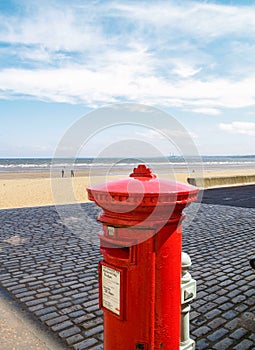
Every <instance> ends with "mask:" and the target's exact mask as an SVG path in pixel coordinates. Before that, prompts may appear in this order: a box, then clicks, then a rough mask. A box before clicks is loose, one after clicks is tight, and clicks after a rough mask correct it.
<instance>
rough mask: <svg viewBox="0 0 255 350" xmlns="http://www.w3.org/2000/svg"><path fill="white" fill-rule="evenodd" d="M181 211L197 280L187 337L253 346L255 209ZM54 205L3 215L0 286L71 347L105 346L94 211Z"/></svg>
mask: <svg viewBox="0 0 255 350" xmlns="http://www.w3.org/2000/svg"><path fill="white" fill-rule="evenodd" d="M198 205H199V204H193V205H192V206H191V207H190V208H188V209H187V210H186V212H187V214H188V215H187V219H186V220H184V233H183V251H185V252H187V253H188V254H189V255H190V257H191V259H192V263H193V265H192V268H191V271H190V272H191V274H192V277H193V278H195V279H196V280H197V290H198V292H197V298H196V300H195V301H194V302H193V303H192V305H191V307H192V312H191V332H192V338H193V339H194V340H195V341H196V345H197V347H196V349H198V350H199V349H201V350H202V349H208V350H209V349H218V350H224V349H235V350H246V349H247V350H251V349H255V345H254V344H255V322H254V318H255V273H254V272H253V271H252V269H251V267H250V265H249V258H250V257H251V256H252V255H254V252H255V240H254V233H255V209H253V208H239V207H233V206H232V207H230V206H221V205H213V204H201V205H200V209H199V212H198V213H197V215H196V217H195V219H194V220H193V221H192V222H189V213H191V212H192V211H193V209H195V208H197V206H198ZM82 209H83V216H82V217H80V216H79V217H77V214H76V211H75V206H71V205H70V206H66V207H62V210H63V211H64V212H65V223H66V224H68V225H67V226H65V225H64V224H63V223H62V221H61V219H60V217H59V215H58V213H57V211H56V209H55V207H38V208H25V209H10V210H1V211H0V222H1V228H0V237H1V242H0V256H1V260H0V273H1V274H0V282H1V286H2V288H3V289H4V290H6V291H8V293H10V294H11V296H13V297H14V298H15V299H16V300H18V301H19V303H21V305H22V306H23V307H24V306H25V307H26V308H27V309H28V310H29V312H30V313H32V314H33V315H34V316H35V318H36V319H37V320H38V322H41V323H43V324H44V325H45V326H46V327H47V328H49V329H51V331H52V332H54V333H55V334H57V335H58V337H59V339H60V340H61V341H63V342H64V343H65V344H67V345H68V347H69V348H70V349H75V350H82V349H90V350H99V349H103V345H102V344H103V317H102V312H101V311H100V310H99V309H98V290H97V264H98V261H99V260H100V259H101V256H100V253H99V242H98V238H97V232H98V230H99V228H100V225H99V224H98V223H97V222H96V219H95V218H96V216H97V213H98V209H97V208H96V207H95V206H94V205H93V204H92V203H86V204H83V205H82Z"/></svg>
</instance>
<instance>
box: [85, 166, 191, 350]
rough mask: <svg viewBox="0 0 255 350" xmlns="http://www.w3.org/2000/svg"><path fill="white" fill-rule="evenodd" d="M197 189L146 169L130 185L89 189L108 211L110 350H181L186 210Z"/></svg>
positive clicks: (103, 244)
mask: <svg viewBox="0 0 255 350" xmlns="http://www.w3.org/2000/svg"><path fill="white" fill-rule="evenodd" d="M197 192H198V190H197V189H196V188H195V187H193V186H190V185H185V184H180V183H176V182H171V181H168V180H162V179H161V180H160V179H157V178H156V176H155V175H154V174H151V171H150V169H148V168H146V167H145V166H144V165H140V166H138V167H137V168H135V169H134V172H133V173H132V174H131V175H130V178H129V179H126V180H118V181H114V182H109V183H106V184H101V185H96V186H94V187H91V188H88V194H89V198H90V199H91V200H93V201H95V202H96V203H97V204H98V205H99V206H100V207H101V208H102V209H103V212H102V213H101V214H100V215H99V218H98V219H99V221H101V222H102V226H103V227H102V231H101V232H100V234H99V237H100V251H101V253H102V255H103V261H101V262H100V263H99V303H100V307H101V308H102V309H103V310H104V349H105V350H115V349H118V350H131V349H134V350H135V349H148V350H151V349H155V350H160V349H163V350H177V349H178V350H179V346H180V313H181V310H180V305H181V300H180V298H181V292H180V281H181V250H182V249H181V245H182V229H181V222H182V219H183V216H182V210H183V209H184V208H185V206H187V205H188V204H189V203H190V202H191V201H194V200H195V199H196V197H197Z"/></svg>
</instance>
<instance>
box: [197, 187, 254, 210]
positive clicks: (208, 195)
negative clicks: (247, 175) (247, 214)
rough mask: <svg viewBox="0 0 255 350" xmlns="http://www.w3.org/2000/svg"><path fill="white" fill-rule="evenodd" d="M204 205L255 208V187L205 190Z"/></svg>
mask: <svg viewBox="0 0 255 350" xmlns="http://www.w3.org/2000/svg"><path fill="white" fill-rule="evenodd" d="M203 203H207V204H223V205H230V206H234V207H242V208H255V185H247V186H233V187H221V188H212V189H208V190H205V191H204V193H203Z"/></svg>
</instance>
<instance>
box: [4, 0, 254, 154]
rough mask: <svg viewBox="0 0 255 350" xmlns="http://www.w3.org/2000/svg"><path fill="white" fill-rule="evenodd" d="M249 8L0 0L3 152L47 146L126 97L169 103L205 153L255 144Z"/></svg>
mask: <svg viewBox="0 0 255 350" xmlns="http://www.w3.org/2000/svg"><path fill="white" fill-rule="evenodd" d="M254 18H255V1H185V0H184V1H156V0H155V1H144V2H143V1H121V0H120V1H77V0H76V1H75V0H74V1H72V2H70V1H67V0H62V1H57V0H51V1H48V0H45V1H43V2H41V3H38V2H37V1H32V0H17V1H7V0H1V2H0V110H1V114H0V121H1V128H0V157H51V156H53V155H54V152H55V149H56V147H57V145H58V143H59V141H60V139H61V137H62V136H63V135H64V133H65V131H66V130H68V128H70V126H71V125H72V124H73V123H74V122H75V121H76V120H78V119H79V118H80V117H81V116H83V115H85V114H86V113H89V112H91V111H93V110H95V109H97V108H99V107H102V106H107V105H111V104H115V103H122V102H124V103H126V102H132V103H138V104H146V105H149V106H154V107H157V108H159V109H161V110H162V111H165V112H167V113H169V114H171V115H172V116H174V117H175V118H176V119H177V120H178V121H179V122H180V123H181V124H182V125H183V126H184V127H185V128H186V130H187V131H188V132H189V133H190V135H191V136H192V138H193V140H194V142H195V143H196V145H197V148H198V150H199V152H200V154H203V155H205V154H207V155H228V154H255V142H254V138H255V65H254V57H255V21H254ZM99 127H100V125H99ZM128 131H129V126H127V128H126V130H123V127H122V128H120V129H119V130H118V129H116V130H115V132H116V133H118V138H119V139H120V138H121V137H120V136H121V135H119V133H123V139H125V137H127V134H128ZM130 132H132V133H133V132H134V130H133V129H132V128H130ZM139 132H140V130H139ZM147 132H148V140H149V142H151V143H155V144H157V143H159V144H160V142H162V140H161V138H159V137H157V135H155V137H154V138H153V137H152V133H151V131H150V130H147ZM143 137H144V140H146V129H145V130H144V133H143ZM112 139H113V133H112V132H109V135H107V133H104V135H103V140H102V137H101V136H100V137H99V138H98V140H100V142H102V141H103V142H105V145H106V146H107V145H108V144H109V142H111V140H112ZM95 140H96V137H95ZM95 140H94V141H93V142H91V146H90V147H88V149H87V153H86V152H85V153H84V155H88V156H93V155H95V154H96V142H95ZM159 146H160V145H159ZM93 147H94V148H93ZM102 147H103V146H102ZM162 147H163V146H162ZM163 148H164V147H163ZM169 149H170V148H169ZM169 149H168V148H167V147H165V148H164V150H165V151H164V152H165V153H167V152H168V151H169Z"/></svg>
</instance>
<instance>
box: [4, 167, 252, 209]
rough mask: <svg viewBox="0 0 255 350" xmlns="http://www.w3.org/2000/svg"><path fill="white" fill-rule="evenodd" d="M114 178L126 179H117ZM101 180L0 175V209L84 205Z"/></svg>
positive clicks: (177, 176) (183, 177) (237, 172)
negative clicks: (95, 185)
mask: <svg viewBox="0 0 255 350" xmlns="http://www.w3.org/2000/svg"><path fill="white" fill-rule="evenodd" d="M254 174H255V171H254V170H241V169H239V170H231V171H224V172H222V171H218V170H217V171H210V172H204V174H203V176H204V177H206V176H208V177H209V176H210V177H215V176H226V177H227V176H236V175H254ZM160 176H161V177H165V178H169V179H173V177H174V178H175V179H176V180H177V181H181V182H187V178H188V177H189V176H193V177H194V174H187V173H181V172H180V173H176V174H174V175H172V176H169V175H167V174H160ZM116 177H117V178H120V177H126V175H121V176H120V175H116ZM112 178H114V176H112V177H110V178H107V179H106V178H105V177H101V176H97V177H95V176H94V177H93V178H89V177H88V176H87V174H86V173H85V172H84V173H83V172H82V171H80V172H79V173H77V174H76V176H75V177H73V178H70V177H64V178H61V177H60V176H59V174H53V176H52V177H51V176H50V173H49V172H27V173H25V172H17V173H0V209H7V208H22V207H35V206H46V205H55V204H69V203H75V202H79V203H80V202H87V201H88V199H87V193H86V187H87V186H89V185H91V184H92V185H93V184H95V183H97V182H104V181H106V180H109V179H112Z"/></svg>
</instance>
